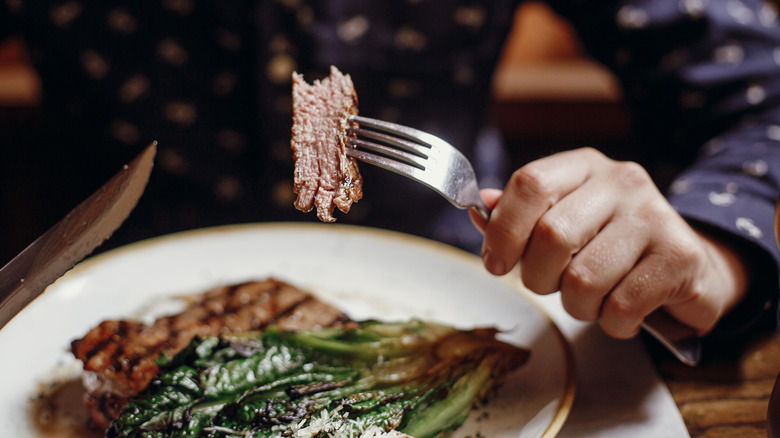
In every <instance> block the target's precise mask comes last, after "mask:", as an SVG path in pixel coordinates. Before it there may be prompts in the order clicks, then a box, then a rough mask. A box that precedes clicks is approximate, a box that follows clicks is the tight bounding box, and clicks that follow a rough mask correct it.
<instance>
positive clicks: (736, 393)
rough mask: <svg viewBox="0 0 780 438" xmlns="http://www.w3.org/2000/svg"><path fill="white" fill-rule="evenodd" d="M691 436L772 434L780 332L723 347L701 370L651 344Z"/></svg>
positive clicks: (713, 437) (740, 437)
mask: <svg viewBox="0 0 780 438" xmlns="http://www.w3.org/2000/svg"><path fill="white" fill-rule="evenodd" d="M650 350H651V351H650V354H651V356H652V358H653V360H654V362H655V363H656V364H657V367H658V370H659V373H660V375H661V377H662V378H663V380H664V381H665V382H666V384H667V385H668V386H669V389H670V391H671V393H672V397H673V398H674V401H675V402H676V403H677V406H678V407H679V408H680V412H681V413H682V417H683V420H684V421H685V425H686V426H687V427H688V432H689V433H690V434H691V437H694V438H697V437H707V438H716V437H718V438H720V437H724V438H725V437H729V438H732V437H738V438H754V437H756V438H757V437H761V438H766V436H767V406H768V404H769V396H770V395H771V393H772V388H773V387H774V384H775V379H776V378H777V376H778V373H779V372H780V334H764V335H758V336H755V337H753V338H751V339H749V340H748V341H747V342H745V343H744V344H743V345H741V346H740V345H728V344H723V345H719V346H718V352H717V354H715V355H712V354H710V356H709V357H707V358H705V360H704V363H702V364H701V365H700V366H698V367H696V368H691V367H687V366H685V365H682V364H681V363H679V362H677V361H676V360H675V359H674V358H672V357H671V356H670V355H668V354H666V352H664V351H661V350H660V349H656V348H655V347H654V346H650Z"/></svg>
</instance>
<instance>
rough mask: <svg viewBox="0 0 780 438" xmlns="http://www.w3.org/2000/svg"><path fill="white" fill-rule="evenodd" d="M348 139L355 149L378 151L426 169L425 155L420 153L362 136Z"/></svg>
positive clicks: (388, 156)
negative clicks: (375, 141)
mask: <svg viewBox="0 0 780 438" xmlns="http://www.w3.org/2000/svg"><path fill="white" fill-rule="evenodd" d="M348 141H349V144H350V145H352V146H353V148H351V149H352V150H353V151H354V150H355V148H362V149H366V150H369V151H372V152H376V153H378V154H379V155H384V156H386V157H387V158H392V159H395V160H399V161H402V162H404V163H406V164H409V165H412V166H414V167H416V168H418V169H420V170H425V157H420V156H419V155H415V154H411V153H409V152H406V151H403V150H399V149H395V148H392V147H390V146H386V145H383V144H379V143H374V142H371V141H366V140H363V139H360V138H349V139H348ZM349 153H350V148H348V149H347V154H349ZM356 158H357V157H356Z"/></svg>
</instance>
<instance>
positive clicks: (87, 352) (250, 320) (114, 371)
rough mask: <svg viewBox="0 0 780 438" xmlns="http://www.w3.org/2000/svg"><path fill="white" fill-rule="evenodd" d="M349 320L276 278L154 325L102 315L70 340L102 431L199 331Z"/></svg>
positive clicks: (218, 293) (215, 293)
mask: <svg viewBox="0 0 780 438" xmlns="http://www.w3.org/2000/svg"><path fill="white" fill-rule="evenodd" d="M349 321H350V319H349V318H348V317H347V316H346V315H345V314H344V313H343V312H341V311H340V310H338V309H337V308H335V307H333V306H331V305H329V304H327V303H324V302H322V301H320V300H318V299H317V298H315V297H313V296H312V295H310V294H309V293H307V292H304V291H302V290H300V289H298V288H296V287H294V286H291V285H289V284H287V283H284V282H282V281H279V280H275V279H267V280H264V281H250V282H246V283H241V284H234V285H228V286H222V287H218V288H215V289H212V290H210V291H207V292H205V293H203V294H201V295H199V296H197V297H194V298H191V299H189V301H188V304H187V305H186V307H185V309H184V310H183V311H181V312H180V313H178V314H175V315H168V316H163V317H160V318H158V319H157V320H156V321H154V323H153V324H151V325H146V324H143V323H141V322H138V321H127V320H121V321H114V320H108V321H103V322H102V323H100V324H99V325H98V326H97V327H95V328H93V329H91V330H90V331H89V332H88V333H87V334H86V335H85V336H84V337H83V338H81V339H78V340H75V341H73V342H72V343H71V351H72V353H73V355H74V356H75V357H76V358H78V359H80V360H81V361H82V362H83V363H84V375H83V383H84V387H85V389H86V391H87V399H86V405H87V409H88V411H89V412H90V416H91V421H92V423H93V424H94V425H95V426H96V427H97V428H99V429H105V428H107V427H108V425H109V423H110V422H111V421H113V419H115V418H116V416H117V415H118V414H119V412H120V411H121V409H122V407H124V405H125V404H126V403H127V400H128V399H129V398H130V397H132V396H134V395H135V394H138V393H139V392H141V391H142V390H143V389H145V388H146V387H147V386H148V385H149V383H150V382H151V381H152V379H153V378H154V376H155V375H156V374H157V372H158V371H159V367H158V366H157V364H156V360H157V358H158V357H159V356H160V355H161V354H165V355H168V356H172V355H174V354H176V353H177V352H179V351H181V349H183V348H184V347H186V346H187V345H188V344H189V342H190V341H191V340H192V339H193V338H194V337H195V336H200V337H207V336H219V335H222V334H228V333H232V334H237V333H242V332H247V331H256V330H260V329H263V328H265V327H267V326H269V325H272V324H275V325H278V326H279V327H281V328H283V329H287V330H300V329H308V328H317V327H324V326H333V325H338V324H344V323H347V322H349Z"/></svg>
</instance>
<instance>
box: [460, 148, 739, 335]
mask: <svg viewBox="0 0 780 438" xmlns="http://www.w3.org/2000/svg"><path fill="white" fill-rule="evenodd" d="M482 197H483V198H484V199H485V202H486V203H487V205H488V206H489V207H491V208H492V209H493V212H492V214H491V217H490V221H489V222H487V223H485V221H484V220H482V219H481V218H480V217H479V216H478V215H477V214H476V212H474V211H471V212H470V214H471V218H472V221H474V223H475V225H476V226H477V227H478V228H480V229H481V230H482V231H483V232H484V236H485V238H484V242H483V248H482V258H483V261H484V264H485V267H486V268H487V270H488V271H490V272H491V273H493V274H495V275H504V274H506V273H508V272H509V271H510V270H511V269H512V268H513V267H514V266H515V265H517V264H518V262H519V264H520V274H521V276H522V280H523V283H524V284H525V285H526V287H528V288H529V289H530V290H531V291H533V292H536V293H538V294H549V293H552V292H555V291H560V292H561V299H562V302H563V306H564V308H565V309H566V311H567V312H568V313H569V314H571V315H572V316H573V317H575V318H577V319H580V320H588V321H590V320H598V321H599V324H600V325H601V327H602V328H603V329H604V331H605V332H606V333H607V334H609V335H610V336H613V337H616V338H630V337H633V336H635V335H636V334H637V333H638V332H639V329H640V323H641V322H642V320H643V319H644V317H645V316H647V315H648V314H650V313H652V312H653V311H654V310H656V309H658V308H663V309H664V310H666V311H667V312H668V313H669V314H670V315H672V316H673V317H675V318H676V319H677V320H679V321H680V322H682V323H683V324H685V325H687V326H690V327H691V328H693V329H694V330H695V331H696V332H697V333H699V334H705V333H706V332H708V331H709V330H711V329H712V327H713V326H714V325H715V323H716V322H717V321H718V320H719V319H720V318H721V317H722V316H723V315H724V314H725V313H727V312H728V311H729V310H730V309H732V308H733V307H734V306H735V305H736V304H737V303H738V302H739V301H740V300H741V299H742V297H743V296H744V294H745V290H746V289H747V284H748V274H747V272H746V269H745V264H744V263H743V261H742V260H741V259H740V256H739V255H738V254H737V253H735V252H734V251H733V250H732V249H731V248H729V247H728V246H726V245H725V244H723V243H721V242H719V241H717V240H715V239H714V238H711V237H709V236H707V235H705V234H703V233H701V232H699V231H697V230H695V229H694V228H692V227H691V226H690V225H689V224H688V223H687V222H686V221H685V220H684V219H683V218H682V217H681V216H680V215H679V214H677V212H676V211H675V210H674V208H673V207H672V206H671V205H670V204H669V203H668V202H667V201H666V199H665V198H664V197H663V195H662V194H661V193H660V192H659V191H658V189H657V188H656V186H655V184H654V183H653V181H652V180H651V178H650V176H649V175H648V174H647V172H646V171H645V170H644V169H643V168H642V167H641V166H639V165H638V164H636V163H630V162H618V161H614V160H611V159H609V158H607V157H606V156H604V155H603V154H601V153H600V152H597V151H596V150H594V149H588V148H586V149H578V150H574V151H569V152H563V153H559V154H555V155H552V156H549V157H546V158H543V159H540V160H537V161H534V162H532V163H529V164H527V165H525V166H523V167H522V168H521V169H519V170H517V171H516V172H515V173H514V174H513V175H512V177H511V178H510V180H509V182H508V183H507V185H506V187H505V188H504V190H503V192H502V191H500V190H489V189H486V190H482Z"/></svg>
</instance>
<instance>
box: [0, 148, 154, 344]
mask: <svg viewBox="0 0 780 438" xmlns="http://www.w3.org/2000/svg"><path fill="white" fill-rule="evenodd" d="M156 153H157V143H156V142H154V143H152V144H150V145H149V146H147V147H146V148H145V149H144V150H143V151H142V152H141V153H140V154H139V155H138V156H137V157H135V158H134V159H133V161H131V162H130V164H127V165H125V166H124V167H123V168H122V169H121V170H120V171H119V172H118V173H117V174H116V175H114V176H113V177H111V179H110V180H108V182H106V183H105V184H104V185H103V186H102V187H100V188H99V189H97V191H95V193H93V194H92V195H91V196H90V197H89V198H87V199H86V200H84V201H83V202H81V203H80V204H79V205H77V206H76V208H74V209H73V210H72V211H71V212H70V213H68V214H67V215H66V216H65V217H64V218H63V219H62V220H60V221H59V222H57V223H56V224H55V225H54V226H52V227H51V228H49V229H48V230H47V231H46V232H45V233H44V234H42V235H41V236H40V237H38V238H37V239H35V241H34V242H33V243H31V244H30V245H29V246H28V247H27V248H25V249H24V250H23V251H22V252H21V253H19V254H18V255H17V256H16V257H14V258H13V259H11V261H10V262H8V263H7V264H6V265H5V266H3V267H2V268H0V329H2V328H3V327H4V326H5V325H6V324H7V323H8V322H9V321H10V320H11V319H13V317H14V316H16V314H17V313H19V312H20V311H21V310H22V309H24V307H25V306H27V304H29V303H30V302H32V301H33V300H34V299H35V298H37V297H38V296H39V295H40V294H41V293H42V292H43V291H44V290H45V289H46V287H48V286H49V285H50V284H51V283H53V282H54V281H55V280H56V279H58V278H59V277H61V276H62V275H63V274H64V273H65V272H67V271H68V270H69V269H71V268H72V267H73V266H74V265H75V264H76V263H78V262H79V261H81V260H82V259H83V258H84V257H86V256H87V255H89V254H90V253H91V252H92V251H93V250H94V249H95V248H97V247H98V246H99V245H100V244H101V243H103V242H104V241H105V240H106V239H108V238H109V237H110V236H111V234H113V232H114V231H115V230H116V229H117V228H119V226H120V225H121V224H122V223H123V222H124V221H125V219H127V217H128V216H129V215H130V212H131V211H132V210H133V208H135V206H136V204H137V203H138V199H139V198H140V197H141V194H142V193H143V191H144V189H145V188H146V184H147V182H148V181H149V175H150V174H151V171H152V166H153V164H154V156H155V154H156Z"/></svg>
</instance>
